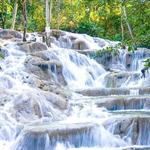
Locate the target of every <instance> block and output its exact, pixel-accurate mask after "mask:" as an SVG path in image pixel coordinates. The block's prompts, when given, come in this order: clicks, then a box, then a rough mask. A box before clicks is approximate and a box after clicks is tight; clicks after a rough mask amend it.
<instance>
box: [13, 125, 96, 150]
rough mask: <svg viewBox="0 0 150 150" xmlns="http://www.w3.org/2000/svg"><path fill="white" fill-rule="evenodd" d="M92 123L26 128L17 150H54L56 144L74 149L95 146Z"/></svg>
mask: <svg viewBox="0 0 150 150" xmlns="http://www.w3.org/2000/svg"><path fill="white" fill-rule="evenodd" d="M94 127H95V125H94V124H92V123H66V124H63V123H59V122H56V123H52V124H50V125H36V126H28V127H27V128H25V129H24V131H23V132H24V133H23V136H22V138H20V139H19V141H18V145H16V149H17V150H22V149H24V150H29V149H34V150H47V149H51V150H54V149H55V146H56V144H57V142H63V143H64V144H65V145H66V146H67V143H69V144H71V145H74V146H75V147H80V146H90V145H96V144H97V143H96V142H97V141H95V139H94V134H93V133H92V130H93V128H94Z"/></svg>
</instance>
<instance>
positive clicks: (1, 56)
mask: <svg viewBox="0 0 150 150" xmlns="http://www.w3.org/2000/svg"><path fill="white" fill-rule="evenodd" d="M2 59H4V55H3V54H2V53H1V52H0V60H2Z"/></svg>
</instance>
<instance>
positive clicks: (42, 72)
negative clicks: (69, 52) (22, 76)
mask: <svg viewBox="0 0 150 150" xmlns="http://www.w3.org/2000/svg"><path fill="white" fill-rule="evenodd" d="M25 67H26V68H27V70H28V72H29V73H32V74H34V75H37V76H38V77H39V78H40V79H41V80H48V81H55V82H56V83H60V84H62V85H66V84H67V83H66V81H65V79H64V76H63V71H62V64H61V63H60V62H59V61H57V60H48V61H45V60H43V59H42V58H40V57H35V56H34V57H33V56H29V57H28V58H27V59H26V61H25Z"/></svg>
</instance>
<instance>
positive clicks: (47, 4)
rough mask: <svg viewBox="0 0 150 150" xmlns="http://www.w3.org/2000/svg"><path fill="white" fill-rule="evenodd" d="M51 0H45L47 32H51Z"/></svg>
mask: <svg viewBox="0 0 150 150" xmlns="http://www.w3.org/2000/svg"><path fill="white" fill-rule="evenodd" d="M49 8H50V7H49V0H45V18H46V26H45V32H46V33H48V32H50V9H49Z"/></svg>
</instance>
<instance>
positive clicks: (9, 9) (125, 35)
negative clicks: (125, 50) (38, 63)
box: [0, 0, 150, 47]
mask: <svg viewBox="0 0 150 150" xmlns="http://www.w3.org/2000/svg"><path fill="white" fill-rule="evenodd" d="M24 3H26V7H27V8H26V12H27V30H28V32H35V31H38V32H41V31H43V30H44V29H45V14H46V13H45V12H46V11H45V10H46V5H45V4H46V3H47V4H48V3H49V5H48V7H49V9H47V11H48V13H49V15H48V16H49V19H48V23H49V24H50V27H51V28H53V29H62V30H66V31H71V32H77V33H86V34H89V35H92V36H98V37H102V38H107V39H111V40H119V41H122V42H124V43H126V44H128V45H136V46H138V47H139V46H140V47H150V40H149V39H150V19H149V17H150V1H149V0H134V1H133V0H49V1H48V0H47V1H42V0H27V1H26V0H22V1H20V0H10V1H8V0H1V3H0V27H2V28H14V26H15V29H16V30H22V29H23V22H24V21H23V20H24V19H23V15H22V13H24V7H23V5H24ZM12 22H13V23H12ZM14 24H15V25H14Z"/></svg>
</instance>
